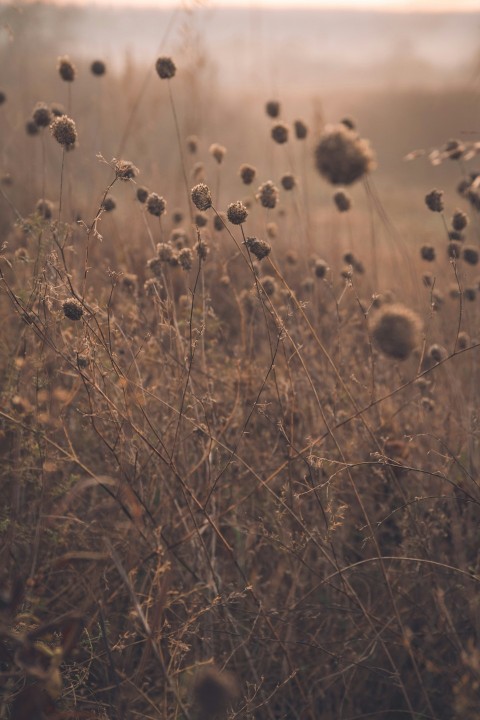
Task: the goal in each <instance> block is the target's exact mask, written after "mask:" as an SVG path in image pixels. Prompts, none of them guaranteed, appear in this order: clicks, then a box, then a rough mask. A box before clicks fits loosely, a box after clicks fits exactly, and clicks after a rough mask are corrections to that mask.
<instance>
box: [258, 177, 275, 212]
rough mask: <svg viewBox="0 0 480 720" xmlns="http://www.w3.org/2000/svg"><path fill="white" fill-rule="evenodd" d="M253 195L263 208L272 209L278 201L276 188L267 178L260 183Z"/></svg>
mask: <svg viewBox="0 0 480 720" xmlns="http://www.w3.org/2000/svg"><path fill="white" fill-rule="evenodd" d="M255 197H256V199H257V200H258V201H259V202H260V204H261V205H262V206H263V207H264V208H269V209H273V208H274V207H275V205H276V204H277V202H278V188H277V187H276V186H275V185H274V184H273V182H272V181H271V180H267V182H264V183H262V185H260V187H259V188H258V191H257V194H256V195H255Z"/></svg>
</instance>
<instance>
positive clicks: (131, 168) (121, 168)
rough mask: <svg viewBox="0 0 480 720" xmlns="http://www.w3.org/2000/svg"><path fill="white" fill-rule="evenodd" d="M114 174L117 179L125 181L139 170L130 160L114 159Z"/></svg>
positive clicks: (134, 175) (132, 177) (133, 176)
mask: <svg viewBox="0 0 480 720" xmlns="http://www.w3.org/2000/svg"><path fill="white" fill-rule="evenodd" d="M114 167H115V176H116V177H117V178H118V179H119V180H123V181H124V182H127V181H128V180H133V179H134V178H136V177H137V175H138V173H139V172H140V170H139V169H138V168H137V167H135V165H134V164H133V163H132V162H130V160H116V161H115V166H114Z"/></svg>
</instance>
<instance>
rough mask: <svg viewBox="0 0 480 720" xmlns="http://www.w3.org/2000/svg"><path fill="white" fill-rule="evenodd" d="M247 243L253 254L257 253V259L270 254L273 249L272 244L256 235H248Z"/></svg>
mask: <svg viewBox="0 0 480 720" xmlns="http://www.w3.org/2000/svg"><path fill="white" fill-rule="evenodd" d="M245 245H246V246H247V248H248V249H249V250H250V252H251V253H252V255H255V257H256V258H257V260H263V258H266V257H267V255H269V254H270V251H271V249H272V247H271V245H270V244H269V243H268V242H266V241H265V240H259V239H258V238H256V237H247V238H246V239H245Z"/></svg>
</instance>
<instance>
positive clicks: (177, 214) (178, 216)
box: [172, 210, 183, 225]
mask: <svg viewBox="0 0 480 720" xmlns="http://www.w3.org/2000/svg"><path fill="white" fill-rule="evenodd" d="M172 222H173V224H174V225H180V223H181V222H183V212H182V211H181V210H174V211H173V213H172Z"/></svg>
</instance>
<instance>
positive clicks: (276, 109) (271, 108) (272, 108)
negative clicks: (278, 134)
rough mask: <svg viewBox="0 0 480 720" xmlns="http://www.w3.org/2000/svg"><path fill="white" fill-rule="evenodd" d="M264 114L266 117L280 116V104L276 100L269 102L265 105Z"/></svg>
mask: <svg viewBox="0 0 480 720" xmlns="http://www.w3.org/2000/svg"><path fill="white" fill-rule="evenodd" d="M265 112H266V113H267V115H268V117H271V118H277V117H278V116H279V115H280V103H279V102H278V100H269V101H268V102H267V103H266V105H265Z"/></svg>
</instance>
